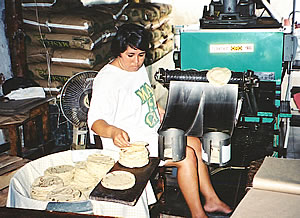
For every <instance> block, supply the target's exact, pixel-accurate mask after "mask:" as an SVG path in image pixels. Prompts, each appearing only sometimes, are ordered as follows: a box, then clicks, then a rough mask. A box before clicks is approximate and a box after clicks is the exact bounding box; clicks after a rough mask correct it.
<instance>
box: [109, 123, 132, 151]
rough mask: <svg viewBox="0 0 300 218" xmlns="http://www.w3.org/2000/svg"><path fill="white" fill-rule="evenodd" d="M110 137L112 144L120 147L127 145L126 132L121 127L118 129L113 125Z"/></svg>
mask: <svg viewBox="0 0 300 218" xmlns="http://www.w3.org/2000/svg"><path fill="white" fill-rule="evenodd" d="M111 138H112V140H113V142H114V144H115V145H116V146H118V147H120V148H122V147H128V146H129V145H130V144H129V140H130V139H129V136H128V134H127V132H125V131H124V130H122V129H119V128H117V127H114V129H113V130H112V132H111Z"/></svg>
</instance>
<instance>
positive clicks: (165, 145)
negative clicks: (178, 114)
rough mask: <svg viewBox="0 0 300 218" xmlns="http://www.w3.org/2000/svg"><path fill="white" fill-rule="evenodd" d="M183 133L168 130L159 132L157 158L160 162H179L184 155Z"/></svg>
mask: <svg viewBox="0 0 300 218" xmlns="http://www.w3.org/2000/svg"><path fill="white" fill-rule="evenodd" d="M186 141H187V138H186V136H185V133H184V131H183V130H181V129H176V128H169V129H166V130H164V131H160V132H159V138H158V144H159V157H160V159H162V160H167V159H172V160H173V161H181V160H183V159H184V158H185V155H186Z"/></svg>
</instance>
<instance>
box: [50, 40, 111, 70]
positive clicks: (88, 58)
mask: <svg viewBox="0 0 300 218" xmlns="http://www.w3.org/2000/svg"><path fill="white" fill-rule="evenodd" d="M110 45H111V43H110V42H108V43H104V44H103V45H102V46H100V47H98V48H96V49H93V50H92V51H87V50H81V49H72V48H71V49H68V48H67V49H55V50H54V52H53V57H52V58H51V62H52V63H53V64H55V65H63V66H70V67H79V68H83V69H93V68H94V67H95V66H96V65H97V64H99V63H101V62H105V61H106V60H108V59H110V58H111V57H112V55H111V49H110Z"/></svg>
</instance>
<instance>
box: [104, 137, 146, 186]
mask: <svg viewBox="0 0 300 218" xmlns="http://www.w3.org/2000/svg"><path fill="white" fill-rule="evenodd" d="M147 145H148V143H146V142H134V143H132V144H131V145H130V146H129V147H125V148H122V149H121V151H120V157H119V161H118V162H119V163H120V164H121V165H122V166H124V167H128V168H138V167H144V166H146V165H147V164H148V163H149V151H148V149H147V148H146V146H147ZM135 181H136V179H135V176H134V174H132V173H130V172H127V171H121V170H120V171H113V172H111V173H108V174H107V175H106V176H105V177H104V178H103V179H102V181H101V184H102V185H103V187H105V188H108V189H115V190H125V189H129V188H132V187H133V186H134V185H135Z"/></svg>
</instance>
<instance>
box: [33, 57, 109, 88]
mask: <svg viewBox="0 0 300 218" xmlns="http://www.w3.org/2000/svg"><path fill="white" fill-rule="evenodd" d="M107 62H108V61H106V62H104V63H100V64H98V65H96V66H95V67H94V68H93V69H92V70H93V71H99V70H100V69H101V68H102V67H103V66H104V65H105V64H106V63H107ZM49 67H50V71H51V73H50V74H49V73H48V65H47V63H38V64H28V70H29V72H30V73H31V77H32V78H34V79H42V80H48V77H50V78H51V81H58V82H61V83H62V84H64V83H65V82H66V81H67V80H68V79H69V78H70V77H71V76H73V75H75V74H76V73H79V72H83V71H88V70H87V69H82V68H76V67H68V66H60V65H55V64H50V66H49Z"/></svg>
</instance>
